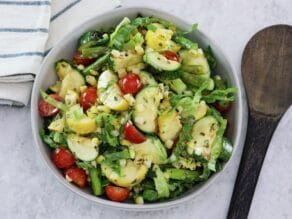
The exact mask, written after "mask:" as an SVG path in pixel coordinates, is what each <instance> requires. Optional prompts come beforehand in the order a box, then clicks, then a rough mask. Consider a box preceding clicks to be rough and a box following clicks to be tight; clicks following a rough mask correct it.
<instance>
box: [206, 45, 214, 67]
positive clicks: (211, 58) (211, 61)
mask: <svg viewBox="0 0 292 219" xmlns="http://www.w3.org/2000/svg"><path fill="white" fill-rule="evenodd" d="M204 54H205V57H206V59H207V61H208V64H209V66H210V68H211V70H214V69H215V68H216V66H217V60H216V58H215V55H214V53H213V50H212V47H211V46H210V45H209V46H208V47H207V49H205V50H204Z"/></svg>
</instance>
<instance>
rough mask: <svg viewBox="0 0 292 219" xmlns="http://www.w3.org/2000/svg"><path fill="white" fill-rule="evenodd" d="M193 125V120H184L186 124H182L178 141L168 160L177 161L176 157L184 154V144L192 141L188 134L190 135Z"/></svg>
mask: <svg viewBox="0 0 292 219" xmlns="http://www.w3.org/2000/svg"><path fill="white" fill-rule="evenodd" d="M193 123H194V120H193V119H192V118H188V119H186V122H185V123H184V124H183V127H182V130H181V132H180V135H179V140H178V142H177V143H176V146H175V148H174V150H173V152H172V155H171V157H170V158H173V159H174V160H177V159H178V157H179V156H180V155H181V154H183V153H184V152H185V148H186V143H187V142H189V141H190V140H191V139H192V136H191V135H190V133H192V128H193Z"/></svg>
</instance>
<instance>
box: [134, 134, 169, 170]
mask: <svg viewBox="0 0 292 219" xmlns="http://www.w3.org/2000/svg"><path fill="white" fill-rule="evenodd" d="M130 147H131V148H132V149H133V150H134V151H135V156H136V159H140V158H141V159H149V160H151V161H152V163H154V164H164V163H166V161H167V153H166V150H165V147H164V146H163V144H162V143H161V141H160V140H159V139H158V138H155V137H152V136H151V137H150V136H148V137H147V139H146V141H144V142H143V143H140V144H132V145H131V146H130Z"/></svg>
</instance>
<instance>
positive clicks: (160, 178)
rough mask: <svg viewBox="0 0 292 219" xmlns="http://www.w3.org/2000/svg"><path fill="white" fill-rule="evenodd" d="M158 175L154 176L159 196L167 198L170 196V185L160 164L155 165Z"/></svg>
mask: <svg viewBox="0 0 292 219" xmlns="http://www.w3.org/2000/svg"><path fill="white" fill-rule="evenodd" d="M153 168H154V170H155V173H156V177H154V178H153V180H154V184H155V189H156V191H157V193H158V197H159V198H167V197H169V185H168V183H167V181H166V178H165V176H164V174H163V172H162V171H161V169H160V168H159V166H158V165H155V166H154V167H153Z"/></svg>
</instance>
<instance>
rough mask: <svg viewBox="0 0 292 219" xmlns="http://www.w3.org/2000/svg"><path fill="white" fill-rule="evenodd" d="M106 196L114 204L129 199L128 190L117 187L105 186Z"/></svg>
mask: <svg viewBox="0 0 292 219" xmlns="http://www.w3.org/2000/svg"><path fill="white" fill-rule="evenodd" d="M105 193H106V196H107V197H108V198H109V199H110V200H112V201H115V202H123V201H125V200H127V199H128V197H129V193H130V192H129V190H128V189H125V188H122V187H118V186H106V187H105Z"/></svg>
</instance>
